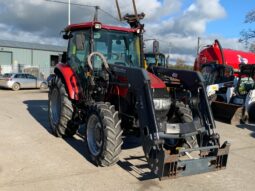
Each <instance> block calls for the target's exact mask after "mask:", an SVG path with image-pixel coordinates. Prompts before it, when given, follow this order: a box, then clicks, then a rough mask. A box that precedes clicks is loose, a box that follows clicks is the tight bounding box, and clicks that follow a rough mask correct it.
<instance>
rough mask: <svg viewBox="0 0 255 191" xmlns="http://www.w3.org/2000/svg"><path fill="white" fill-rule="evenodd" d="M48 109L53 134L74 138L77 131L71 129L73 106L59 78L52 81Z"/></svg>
mask: <svg viewBox="0 0 255 191" xmlns="http://www.w3.org/2000/svg"><path fill="white" fill-rule="evenodd" d="M48 108H49V109H48V115H49V122H50V126H51V128H52V131H53V133H54V134H55V135H56V136H57V137H63V136H67V137H71V136H73V135H74V134H75V133H76V130H77V129H74V127H70V124H72V123H71V119H72V115H73V106H72V103H71V101H70V100H69V98H68V94H67V92H66V88H65V85H64V83H63V82H62V80H61V78H59V77H58V76H56V77H55V78H54V79H53V80H52V84H51V88H50V91H49V102H48Z"/></svg>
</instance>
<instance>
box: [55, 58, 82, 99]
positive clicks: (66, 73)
mask: <svg viewBox="0 0 255 191" xmlns="http://www.w3.org/2000/svg"><path fill="white" fill-rule="evenodd" d="M54 73H55V74H56V75H61V76H62V77H63V80H64V81H65V85H66V88H67V92H68V96H69V98H70V99H72V100H78V99H79V85H78V81H77V78H76V76H75V73H74V71H73V70H72V68H71V67H70V66H68V65H66V64H63V63H59V64H57V65H56V67H55V69H54Z"/></svg>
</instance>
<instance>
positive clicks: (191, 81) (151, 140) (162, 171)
mask: <svg viewBox="0 0 255 191" xmlns="http://www.w3.org/2000/svg"><path fill="white" fill-rule="evenodd" d="M110 69H111V73H112V76H113V77H114V78H115V79H117V77H119V76H121V77H124V78H127V84H126V85H124V86H126V87H128V88H129V91H132V92H134V93H135V96H136V109H137V112H138V118H139V126H140V132H141V139H142V147H143V151H144V154H145V157H146V159H147V162H148V166H149V168H150V169H151V171H152V172H153V173H154V174H156V175H157V176H158V177H159V179H160V180H161V179H165V178H175V177H178V176H187V175H192V174H199V173H204V172H209V171H214V170H219V169H224V168H225V167H226V165H227V159H228V153H229V148H230V144H229V143H227V142H225V143H224V144H223V145H222V146H221V147H220V143H219V137H218V136H217V134H216V133H214V131H213V129H214V128H215V123H214V120H213V116H212V112H211V109H210V107H209V104H208V100H207V97H206V91H205V88H204V85H203V83H202V78H201V76H200V75H199V74H198V73H196V72H191V71H181V70H172V69H163V68H159V67H155V68H153V69H154V71H155V74H157V75H158V76H159V77H161V76H162V75H164V76H173V75H174V76H179V79H180V81H181V83H182V85H183V86H184V87H185V88H187V89H189V90H190V91H191V92H193V93H194V94H195V95H198V94H199V96H200V98H199V99H202V100H203V101H202V102H201V104H199V105H205V108H204V109H206V112H205V113H204V117H203V118H202V121H203V123H202V124H203V126H204V127H199V128H198V129H205V134H206V136H205V137H206V139H207V140H206V141H205V142H204V144H203V145H199V147H197V148H193V149H184V148H180V149H179V151H178V153H177V154H174V153H171V152H170V150H167V149H166V148H164V142H165V139H166V138H169V137H171V135H169V134H167V132H166V131H165V132H163V131H160V128H159V126H160V125H161V124H160V122H159V121H157V118H156V115H155V109H154V103H153V97H152V92H151V86H150V79H149V77H148V72H147V71H146V70H144V69H140V68H128V67H124V66H117V65H111V66H110ZM115 85H116V84H115ZM120 85H122V86H123V83H122V84H120ZM202 109H203V108H202ZM186 125H187V128H188V126H189V125H190V124H189V123H188V124H186ZM196 125H197V126H201V124H200V125H199V124H196ZM193 151H198V152H199V157H198V158H190V159H188V160H183V159H181V158H182V156H183V155H184V154H187V155H189V153H190V152H193Z"/></svg>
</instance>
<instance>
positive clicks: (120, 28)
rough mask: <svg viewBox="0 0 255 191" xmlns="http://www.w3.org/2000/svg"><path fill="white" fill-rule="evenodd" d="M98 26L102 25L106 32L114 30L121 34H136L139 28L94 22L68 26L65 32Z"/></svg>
mask: <svg viewBox="0 0 255 191" xmlns="http://www.w3.org/2000/svg"><path fill="white" fill-rule="evenodd" d="M96 24H100V25H101V29H106V30H114V31H121V32H130V33H136V32H137V30H138V28H125V27H119V26H110V25H105V24H102V23H100V22H96V21H92V22H85V23H78V24H71V25H68V26H67V27H66V28H65V31H66V32H68V31H74V30H79V29H88V28H93V27H95V25H96Z"/></svg>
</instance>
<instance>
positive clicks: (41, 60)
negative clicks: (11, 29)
mask: <svg viewBox="0 0 255 191" xmlns="http://www.w3.org/2000/svg"><path fill="white" fill-rule="evenodd" d="M0 52H12V69H13V72H18V70H19V69H20V68H21V67H22V68H24V67H27V66H36V67H38V68H39V69H40V72H41V73H42V74H43V76H44V77H45V78H47V76H48V75H49V74H50V71H51V69H50V68H51V67H50V56H51V55H56V56H58V55H59V54H62V52H55V51H45V50H32V49H23V48H9V47H1V46H0ZM2 73H4V71H2Z"/></svg>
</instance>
